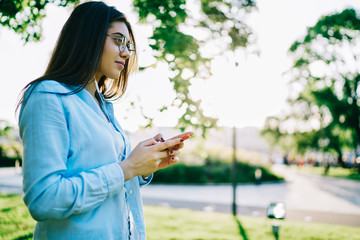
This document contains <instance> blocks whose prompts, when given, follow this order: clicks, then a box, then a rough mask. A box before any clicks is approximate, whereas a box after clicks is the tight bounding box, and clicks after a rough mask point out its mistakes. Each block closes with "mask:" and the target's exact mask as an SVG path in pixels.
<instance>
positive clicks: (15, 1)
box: [0, 0, 80, 43]
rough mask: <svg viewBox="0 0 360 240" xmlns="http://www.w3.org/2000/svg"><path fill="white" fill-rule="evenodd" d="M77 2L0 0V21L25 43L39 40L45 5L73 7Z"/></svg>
mask: <svg viewBox="0 0 360 240" xmlns="http://www.w3.org/2000/svg"><path fill="white" fill-rule="evenodd" d="M79 2H80V0H1V1H0V19H1V21H0V23H1V25H2V26H4V27H7V28H10V29H12V30H13V31H15V32H16V33H18V34H20V35H21V36H22V39H24V41H25V43H26V42H28V41H39V40H40V39H41V33H42V28H41V24H42V22H41V21H42V19H43V18H44V17H45V16H46V11H45V7H46V5H48V4H55V5H57V6H61V7H66V6H70V7H74V6H75V5H76V4H78V3H79Z"/></svg>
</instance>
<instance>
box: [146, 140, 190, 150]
mask: <svg viewBox="0 0 360 240" xmlns="http://www.w3.org/2000/svg"><path fill="white" fill-rule="evenodd" d="M183 141H184V140H183V139H181V138H176V139H171V140H166V141H165V142H159V143H157V144H156V145H154V146H152V147H153V148H154V150H155V151H162V150H165V149H167V148H170V147H172V146H175V145H177V144H180V143H182V142H183ZM166 153H167V152H166Z"/></svg>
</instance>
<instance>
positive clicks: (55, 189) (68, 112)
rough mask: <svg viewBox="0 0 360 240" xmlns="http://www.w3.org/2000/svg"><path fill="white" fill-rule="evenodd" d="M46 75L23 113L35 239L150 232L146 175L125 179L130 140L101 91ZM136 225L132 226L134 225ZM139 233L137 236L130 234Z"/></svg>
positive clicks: (142, 235)
mask: <svg viewBox="0 0 360 240" xmlns="http://www.w3.org/2000/svg"><path fill="white" fill-rule="evenodd" d="M71 90H72V89H71V88H69V87H66V85H63V84H60V83H58V82H56V81H52V80H45V81H42V82H40V83H39V84H37V85H36V86H35V87H33V88H32V89H31V90H29V91H28V92H27V93H29V92H31V91H32V92H31V94H30V95H29V94H27V95H26V97H25V101H24V103H23V105H22V108H21V111H20V116H19V127H20V136H21V138H22V141H23V145H24V153H23V174H24V180H23V190H24V202H25V204H26V205H27V207H28V209H29V211H30V213H31V215H32V217H33V218H34V219H35V220H37V221H38V222H37V224H36V227H35V230H34V239H56V240H58V239H66V240H69V239H86V240H89V239H106V240H111V239H145V238H146V237H145V224H144V216H143V209H142V200H141V196H140V186H142V185H145V184H147V183H148V182H149V181H150V180H151V177H149V179H147V180H144V179H143V178H142V177H141V176H137V177H134V178H132V179H131V180H129V181H126V182H125V181H124V173H123V171H122V168H121V167H120V165H119V164H118V162H119V161H122V160H124V159H125V158H126V157H127V156H128V155H129V153H130V151H131V147H130V141H129V139H128V137H127V136H126V134H125V133H124V131H123V130H122V128H121V127H120V125H119V123H118V122H117V121H116V119H115V117H114V110H113V106H112V104H111V103H110V102H108V101H106V100H105V99H104V98H103V96H101V101H100V102H101V109H100V108H99V106H98V105H97V103H96V101H95V100H94V99H93V97H92V95H91V94H90V93H89V92H88V91H87V90H85V89H83V90H81V91H80V92H78V93H76V94H71V95H64V94H61V93H68V92H69V91H71ZM130 229H131V231H130ZM130 236H131V237H130Z"/></svg>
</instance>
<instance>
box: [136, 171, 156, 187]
mask: <svg viewBox="0 0 360 240" xmlns="http://www.w3.org/2000/svg"><path fill="white" fill-rule="evenodd" d="M153 176H154V174H153V173H152V174H151V175H150V176H148V177H146V178H143V177H142V176H141V175H140V176H139V184H140V187H143V186H145V185H148V184H149V183H150V182H151V180H152V178H153Z"/></svg>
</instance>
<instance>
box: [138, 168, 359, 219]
mask: <svg viewBox="0 0 360 240" xmlns="http://www.w3.org/2000/svg"><path fill="white" fill-rule="evenodd" d="M273 171H275V172H277V173H279V174H281V175H283V176H285V178H286V182H283V183H272V184H271V183H270V184H269V183H268V184H261V185H253V184H247V185H238V187H237V191H236V193H237V194H236V196H237V201H236V202H237V205H238V209H237V212H238V213H239V214H244V215H251V216H259V217H265V216H266V208H267V206H268V205H269V203H271V202H284V203H285V204H286V210H287V214H286V218H287V219H291V220H300V221H307V222H311V221H313V222H324V223H333V224H341V225H350V226H360V183H359V182H358V181H351V180H343V179H333V178H327V177H321V176H313V175H307V174H299V173H296V172H294V171H292V170H290V169H286V168H285V167H284V166H275V167H274V169H273ZM142 196H143V200H144V203H145V204H152V205H162V206H171V207H185V208H191V209H195V210H203V211H219V212H231V204H232V188H231V186H230V185H214V186H183V185H155V184H151V185H149V186H146V187H144V188H143V189H142Z"/></svg>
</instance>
